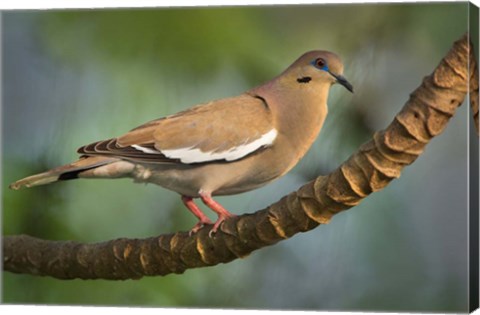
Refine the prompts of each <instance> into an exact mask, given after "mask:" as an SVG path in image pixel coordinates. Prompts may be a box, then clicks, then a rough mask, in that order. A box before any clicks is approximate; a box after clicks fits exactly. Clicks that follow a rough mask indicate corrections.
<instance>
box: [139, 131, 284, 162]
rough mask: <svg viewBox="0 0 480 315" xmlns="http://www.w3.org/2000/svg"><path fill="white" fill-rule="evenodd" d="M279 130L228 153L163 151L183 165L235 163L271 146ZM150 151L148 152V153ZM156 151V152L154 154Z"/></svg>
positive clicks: (189, 148)
mask: <svg viewBox="0 0 480 315" xmlns="http://www.w3.org/2000/svg"><path fill="white" fill-rule="evenodd" d="M277 134H278V132H277V130H276V129H272V130H270V131H269V132H267V133H266V134H263V135H262V136H261V137H260V138H258V139H256V140H254V141H252V142H249V143H245V144H242V145H239V146H236V147H233V148H232V149H230V150H228V151H222V152H203V151H201V150H200V149H198V148H194V147H187V148H180V149H171V150H161V153H163V154H164V155H165V156H166V157H168V158H170V159H180V161H181V162H182V163H186V164H189V163H200V162H209V161H216V160H226V161H234V160H238V159H240V158H242V157H244V156H246V155H248V154H250V153H252V152H254V151H256V150H258V149H259V148H261V147H266V146H271V145H272V144H273V142H274V141H275V138H276V137H277ZM132 147H134V148H135V149H138V150H141V151H143V152H145V153H157V152H156V151H154V150H151V149H148V148H142V147H140V146H136V145H132ZM147 151H148V152H147ZM152 151H154V152H152Z"/></svg>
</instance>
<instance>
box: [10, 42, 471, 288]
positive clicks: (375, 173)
mask: <svg viewBox="0 0 480 315" xmlns="http://www.w3.org/2000/svg"><path fill="white" fill-rule="evenodd" d="M468 65H470V67H468ZM476 69H477V68H476V63H475V59H474V57H473V53H472V51H470V44H469V41H468V36H467V35H465V36H464V37H463V38H461V39H460V40H459V41H457V42H455V44H454V46H453V48H452V49H451V50H450V52H449V53H448V54H447V56H446V57H445V58H444V59H443V60H442V61H441V62H440V64H439V65H438V66H437V68H436V69H435V71H434V72H433V73H432V74H431V75H430V76H428V77H426V78H425V79H424V80H423V83H422V85H421V86H420V87H419V88H417V90H415V91H414V92H413V93H412V94H411V95H410V99H409V100H408V102H407V103H406V104H405V106H404V107H403V109H402V110H401V111H400V113H398V114H397V116H395V119H394V120H393V122H392V123H391V124H390V125H389V126H388V127H387V128H386V129H385V130H382V131H380V132H377V133H375V135H374V136H373V139H372V140H371V141H369V142H367V143H365V144H364V145H362V146H361V147H360V148H359V150H358V151H357V152H356V153H354V154H353V155H352V156H351V157H350V158H349V159H348V160H347V161H346V162H345V163H343V164H342V165H341V166H340V167H339V168H338V169H336V170H335V171H333V172H332V173H331V174H329V175H327V176H320V177H318V178H317V179H315V180H314V181H312V182H310V183H308V184H306V185H304V186H303V187H301V188H300V189H299V190H298V191H296V192H292V193H290V194H289V195H287V196H285V197H284V198H282V199H281V200H280V201H278V202H277V203H275V204H273V205H271V206H270V207H268V208H266V209H263V210H260V211H257V212H255V213H253V214H244V215H241V216H238V217H235V218H231V219H229V220H227V221H225V222H224V224H223V225H222V226H221V230H219V231H218V232H217V234H215V236H214V237H212V238H210V237H209V236H208V232H209V230H210V227H208V226H207V227H204V228H203V229H201V230H200V231H199V232H198V233H196V234H195V235H193V236H192V237H189V236H188V233H184V232H182V233H175V234H168V235H161V236H158V237H152V238H147V239H117V240H112V241H107V242H102V243H97V244H81V243H77V242H72V241H46V240H41V239H37V238H33V237H30V236H27V235H19V236H6V237H4V239H3V252H4V258H3V262H4V269H5V270H7V271H10V272H15V273H29V274H34V275H43V276H45V275H47V276H52V277H56V278H61V279H73V278H82V279H98V278H103V279H130V278H141V277H143V276H154V275H167V274H170V273H183V272H184V271H185V270H186V269H189V268H198V267H203V266H212V265H216V264H219V263H227V262H229V261H232V260H234V259H236V258H240V257H245V256H246V255H248V254H250V253H251V252H252V251H254V250H257V249H259V248H262V247H265V246H268V245H272V244H275V243H277V242H279V241H281V240H284V239H287V238H289V237H291V236H292V235H294V234H296V233H299V232H305V231H308V230H311V229H313V228H315V227H316V226H318V225H319V224H325V223H328V222H329V221H330V219H331V217H332V216H333V215H335V214H336V213H338V212H340V211H343V210H346V209H349V208H351V207H353V206H355V205H358V204H359V203H360V202H361V201H362V199H363V198H365V197H366V196H368V195H369V194H370V193H372V192H375V191H379V190H381V189H382V188H384V187H385V186H386V185H387V184H388V183H389V182H390V181H391V180H393V179H395V178H398V177H399V176H400V173H401V171H402V169H403V168H404V167H405V166H407V165H409V164H411V163H412V162H414V161H415V160H416V158H417V157H418V156H419V155H420V154H421V153H422V152H423V150H424V148H425V146H426V145H427V143H428V142H429V141H430V140H431V139H432V138H433V137H434V136H436V135H438V134H439V133H441V132H442V130H443V129H444V128H445V126H446V125H447V123H448V121H449V119H450V118H451V117H452V116H453V115H454V114H455V111H456V109H457V107H458V106H459V105H460V104H462V102H463V99H464V97H465V95H466V93H468V92H469V88H468V81H469V79H471V91H472V94H475V95H476V97H475V100H474V98H473V97H472V98H471V99H472V108H473V111H474V113H476V121H477V123H478V74H477V70H476Z"/></svg>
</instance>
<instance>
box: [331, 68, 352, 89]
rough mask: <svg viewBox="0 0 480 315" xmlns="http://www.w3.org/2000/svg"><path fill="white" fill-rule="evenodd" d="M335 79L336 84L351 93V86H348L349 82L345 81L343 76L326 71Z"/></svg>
mask: <svg viewBox="0 0 480 315" xmlns="http://www.w3.org/2000/svg"><path fill="white" fill-rule="evenodd" d="M328 73H330V74H331V75H332V76H333V77H334V78H335V79H337V83H339V84H341V85H343V86H344V87H345V88H346V89H347V90H349V91H350V92H352V93H353V86H352V85H351V84H350V82H348V81H347V79H345V77H344V76H343V75H336V74H334V73H332V72H330V71H328Z"/></svg>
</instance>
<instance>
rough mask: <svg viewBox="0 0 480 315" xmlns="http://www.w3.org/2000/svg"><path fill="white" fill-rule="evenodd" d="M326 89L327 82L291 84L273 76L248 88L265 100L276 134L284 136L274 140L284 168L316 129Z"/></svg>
mask: <svg viewBox="0 0 480 315" xmlns="http://www.w3.org/2000/svg"><path fill="white" fill-rule="evenodd" d="M329 89H330V84H327V83H323V84H316V83H315V82H312V84H309V83H298V82H293V84H292V82H287V83H285V82H282V81H281V79H280V80H275V79H274V80H272V81H270V82H268V83H267V84H265V85H262V86H260V87H258V88H255V89H253V90H251V91H250V92H251V94H254V95H257V96H260V97H262V98H263V99H264V100H265V102H266V104H267V105H268V107H269V109H270V110H271V111H272V114H273V116H274V123H275V127H276V129H277V131H278V137H282V138H283V139H284V140H286V141H277V143H278V144H280V143H281V144H282V145H281V147H282V148H278V149H279V150H281V151H282V152H283V153H282V154H283V155H284V157H285V158H286V160H289V162H288V163H289V166H288V167H287V168H286V171H288V170H289V169H290V168H291V167H293V166H294V165H295V164H296V163H297V162H298V160H300V159H301V158H302V157H303V156H304V155H305V153H306V152H307V151H308V149H309V148H310V146H311V145H312V144H313V142H314V141H315V139H316V138H317V136H318V134H319V133H320V130H321V128H322V126H323V123H324V121H325V118H326V116H327V111H328V108H327V98H328V91H329ZM287 156H290V157H291V158H290V159H288V158H287Z"/></svg>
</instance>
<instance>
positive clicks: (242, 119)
mask: <svg viewBox="0 0 480 315" xmlns="http://www.w3.org/2000/svg"><path fill="white" fill-rule="evenodd" d="M276 136H277V130H276V129H275V128H274V123H273V117H272V114H271V112H270V109H269V108H268V106H266V102H265V100H264V99H259V98H255V97H253V96H251V95H247V94H243V95H241V96H237V97H232V98H226V99H221V100H217V101H213V102H210V103H206V104H201V105H197V106H195V107H192V108H190V109H188V110H185V111H183V112H180V113H178V114H175V115H171V116H167V117H165V118H160V119H156V120H153V121H150V122H148V123H146V124H144V125H141V126H139V127H137V128H135V129H132V130H131V131H130V132H128V133H126V134H124V135H122V136H121V137H118V138H114V139H108V140H104V141H98V142H95V143H92V144H89V145H86V146H83V147H82V148H80V149H79V150H78V152H79V153H81V154H86V155H109V156H116V157H119V158H124V159H128V160H132V161H137V162H145V163H185V164H192V163H208V162H212V161H222V160H223V161H234V160H237V159H241V158H243V157H245V156H247V155H250V154H252V153H254V152H256V151H258V150H260V149H263V148H265V147H268V146H270V145H272V144H273V142H274V141H275V138H276Z"/></svg>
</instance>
